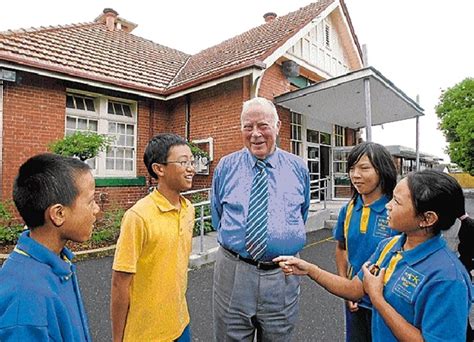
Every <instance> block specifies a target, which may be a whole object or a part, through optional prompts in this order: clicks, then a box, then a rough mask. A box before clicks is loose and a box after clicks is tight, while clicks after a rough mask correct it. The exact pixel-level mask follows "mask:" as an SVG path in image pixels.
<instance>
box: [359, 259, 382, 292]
mask: <svg viewBox="0 0 474 342" xmlns="http://www.w3.org/2000/svg"><path fill="white" fill-rule="evenodd" d="M377 268H378V266H377V265H370V263H369V262H366V263H365V264H364V265H362V271H363V272H364V281H363V285H364V291H365V293H367V294H368V295H369V297H370V299H371V300H372V301H376V300H377V299H378V298H381V297H382V298H383V279H384V276H385V268H382V269H380V271H378V269H377Z"/></svg>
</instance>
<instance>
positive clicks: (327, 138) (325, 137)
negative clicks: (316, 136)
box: [321, 132, 331, 145]
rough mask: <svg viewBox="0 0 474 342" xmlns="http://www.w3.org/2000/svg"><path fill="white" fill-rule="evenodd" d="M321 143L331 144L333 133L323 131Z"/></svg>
mask: <svg viewBox="0 0 474 342" xmlns="http://www.w3.org/2000/svg"><path fill="white" fill-rule="evenodd" d="M321 144H325V145H331V134H329V133H323V132H321Z"/></svg>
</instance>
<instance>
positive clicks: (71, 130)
mask: <svg viewBox="0 0 474 342" xmlns="http://www.w3.org/2000/svg"><path fill="white" fill-rule="evenodd" d="M75 131H76V130H75V129H66V135H71V134H74V132H75Z"/></svg>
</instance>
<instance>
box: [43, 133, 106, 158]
mask: <svg viewBox="0 0 474 342" xmlns="http://www.w3.org/2000/svg"><path fill="white" fill-rule="evenodd" d="M110 143H111V138H110V137H107V136H105V135H100V134H97V133H94V132H75V133H73V134H70V135H67V136H65V137H64V138H63V139H60V140H57V141H55V142H53V143H51V144H50V145H49V149H50V151H51V152H53V153H56V154H59V155H62V156H66V157H77V158H79V159H80V160H82V161H86V160H87V159H90V158H94V157H96V156H97V154H98V153H99V152H100V151H103V150H105V149H106V148H107V147H108V146H109V145H110Z"/></svg>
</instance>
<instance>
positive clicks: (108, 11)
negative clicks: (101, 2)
mask: <svg viewBox="0 0 474 342" xmlns="http://www.w3.org/2000/svg"><path fill="white" fill-rule="evenodd" d="M104 16H105V26H107V30H109V31H114V30H115V19H117V17H118V13H117V11H115V10H113V9H112V8H105V9H104Z"/></svg>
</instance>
